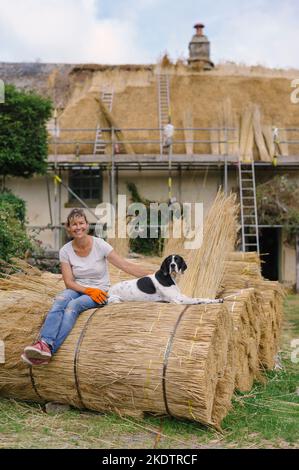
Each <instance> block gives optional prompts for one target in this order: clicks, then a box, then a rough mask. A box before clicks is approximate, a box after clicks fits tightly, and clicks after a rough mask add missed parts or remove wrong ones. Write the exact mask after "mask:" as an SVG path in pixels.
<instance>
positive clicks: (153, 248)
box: [127, 183, 163, 256]
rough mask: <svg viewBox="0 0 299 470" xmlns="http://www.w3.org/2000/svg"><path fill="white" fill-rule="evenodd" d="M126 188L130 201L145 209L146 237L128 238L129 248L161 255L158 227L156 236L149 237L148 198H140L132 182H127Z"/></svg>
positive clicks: (161, 240)
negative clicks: (142, 205) (139, 204)
mask: <svg viewBox="0 0 299 470" xmlns="http://www.w3.org/2000/svg"><path fill="white" fill-rule="evenodd" d="M127 188H128V190H129V191H130V193H131V200H132V202H139V203H142V204H144V205H145V207H146V210H147V237H146V238H141V237H139V236H138V237H137V238H131V239H130V248H131V250H132V251H135V252H136V253H142V254H145V255H152V256H154V255H157V256H160V255H161V250H162V246H163V239H162V238H161V230H160V229H158V237H157V238H150V204H151V202H154V201H150V200H149V199H145V198H142V197H141V196H140V194H139V192H138V190H137V187H136V185H135V184H134V183H127Z"/></svg>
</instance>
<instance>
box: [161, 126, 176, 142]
mask: <svg viewBox="0 0 299 470" xmlns="http://www.w3.org/2000/svg"><path fill="white" fill-rule="evenodd" d="M173 134H174V126H173V125H172V124H170V123H169V124H166V126H164V128H163V135H164V137H165V139H171V137H173Z"/></svg>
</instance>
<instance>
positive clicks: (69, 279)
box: [61, 263, 86, 294]
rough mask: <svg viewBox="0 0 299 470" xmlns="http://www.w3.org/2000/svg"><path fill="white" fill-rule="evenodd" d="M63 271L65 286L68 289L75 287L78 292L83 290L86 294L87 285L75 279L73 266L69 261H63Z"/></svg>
mask: <svg viewBox="0 0 299 470" xmlns="http://www.w3.org/2000/svg"><path fill="white" fill-rule="evenodd" d="M61 273H62V277H63V280H64V284H65V287H66V288H67V289H73V290H75V291H76V292H81V293H82V294H84V291H85V289H86V287H84V286H81V285H80V284H78V283H77V282H75V281H74V276H73V272H72V268H71V267H70V265H69V264H68V263H61Z"/></svg>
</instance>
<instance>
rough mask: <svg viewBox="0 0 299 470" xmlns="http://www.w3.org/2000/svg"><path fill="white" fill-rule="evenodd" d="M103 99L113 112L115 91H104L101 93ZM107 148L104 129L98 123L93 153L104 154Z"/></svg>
mask: <svg viewBox="0 0 299 470" xmlns="http://www.w3.org/2000/svg"><path fill="white" fill-rule="evenodd" d="M101 101H102V103H104V105H105V106H106V108H107V109H108V111H109V112H110V113H111V111H112V105H113V91H111V90H110V91H102V93H101ZM105 150H106V143H105V140H104V139H103V135H102V130H101V128H100V125H99V124H98V125H97V130H96V136H95V141H94V147H93V154H94V155H96V154H100V155H101V154H104V153H105Z"/></svg>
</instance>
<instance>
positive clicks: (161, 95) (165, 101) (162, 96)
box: [157, 73, 170, 155]
mask: <svg viewBox="0 0 299 470" xmlns="http://www.w3.org/2000/svg"><path fill="white" fill-rule="evenodd" d="M157 79H158V106H159V108H158V109H159V128H160V154H161V155H162V154H163V128H164V126H165V125H166V124H167V123H168V119H169V117H170V92H169V75H168V74H167V73H159V74H158V75H157Z"/></svg>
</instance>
